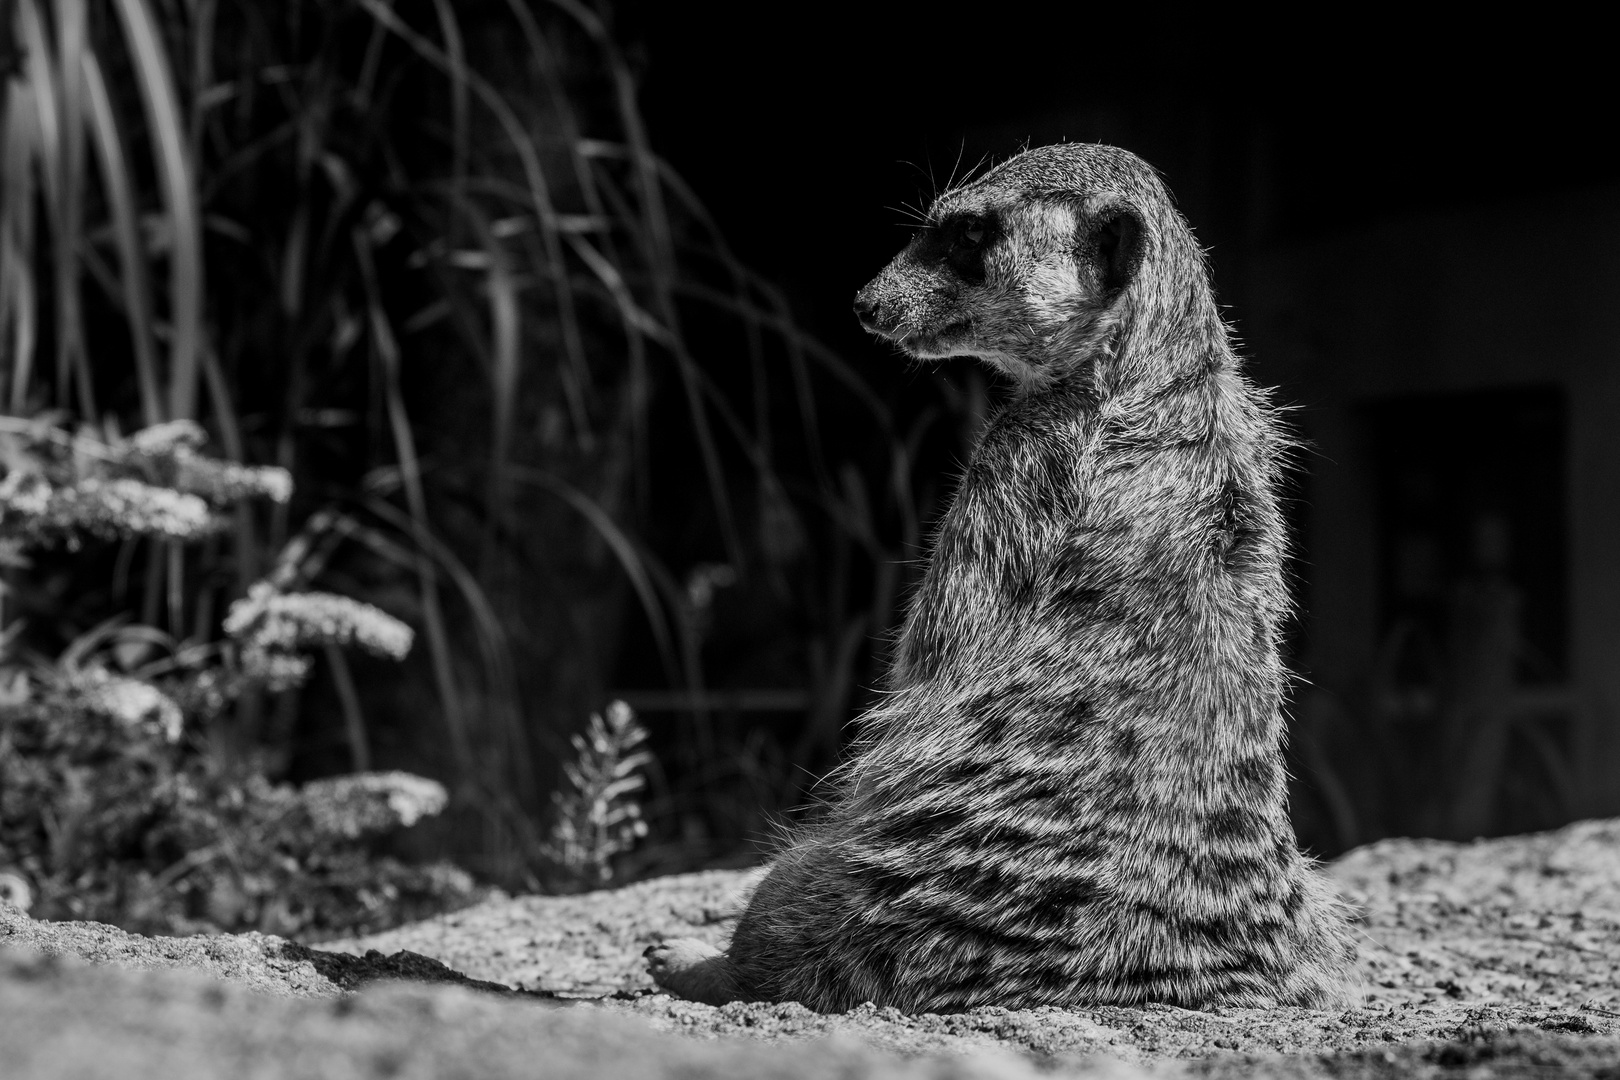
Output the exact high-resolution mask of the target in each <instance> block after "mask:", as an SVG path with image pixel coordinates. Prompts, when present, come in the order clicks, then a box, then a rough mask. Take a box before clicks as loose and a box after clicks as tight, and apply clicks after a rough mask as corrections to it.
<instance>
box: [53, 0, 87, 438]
mask: <svg viewBox="0 0 1620 1080" xmlns="http://www.w3.org/2000/svg"><path fill="white" fill-rule="evenodd" d="M53 6H54V8H55V10H56V43H57V62H56V81H57V93H58V95H59V96H58V99H57V103H58V107H59V108H60V109H61V110H62V113H61V117H60V121H59V123H60V138H61V141H60V145H59V149H60V152H61V162H60V165H59V169H60V172H59V174H58V181H57V183H58V186H57V187H56V189H55V190H54V191H52V192H51V193H50V196H51V198H52V199H54V200H55V201H56V204H57V209H56V214H55V219H56V235H55V249H56V255H55V257H54V259H53V260H52V262H53V269H54V270H55V272H56V273H55V276H56V288H55V293H56V370H57V373H58V376H59V377H60V376H62V375H65V374H66V373H67V372H69V371H71V372H72V373H73V375H74V380H75V382H76V383H77V385H78V390H79V409H80V411H81V414H82V415H83V416H84V417H86V418H89V417H92V416H95V415H96V403H95V384H94V382H93V380H92V379H91V375H90V358H89V357H88V356H87V355H86V353H85V344H84V315H83V312H82V310H81V307H80V303H79V252H80V251H81V250H82V249H83V248H84V246H85V243H84V127H85V125H84V96H85V95H84V90H85V85H84V79H83V77H82V68H83V57H84V55H85V51H86V50H85V34H86V30H87V27H86V25H85V20H86V15H87V12H86V11H85V6H84V0H55V3H54V5H53ZM59 400H61V401H65V400H66V396H65V395H64V396H63V397H62V398H61V399H59Z"/></svg>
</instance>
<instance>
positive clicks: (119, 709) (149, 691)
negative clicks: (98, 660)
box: [77, 671, 185, 742]
mask: <svg viewBox="0 0 1620 1080" xmlns="http://www.w3.org/2000/svg"><path fill="white" fill-rule="evenodd" d="M77 682H78V690H79V692H80V693H81V694H82V695H83V697H84V702H85V704H86V705H88V706H89V707H90V708H92V709H94V710H96V711H97V712H100V713H102V714H103V715H106V716H108V717H111V718H112V719H113V720H115V721H117V722H118V723H120V724H123V725H124V726H125V727H137V726H139V725H143V724H150V725H151V726H153V727H155V728H156V729H157V730H158V731H159V733H161V734H162V736H163V738H164V739H165V740H166V741H168V742H176V741H178V740H179V738H180V732H181V729H182V728H183V726H184V723H185V720H184V717H183V716H182V714H181V712H180V706H178V705H176V704H175V703H174V702H173V701H172V700H171V699H170V698H169V696H168V695H167V694H165V693H163V691H161V690H159V689H158V688H157V687H155V686H153V685H151V684H150V683H144V682H141V681H140V680H139V679H127V678H124V677H122V676H118V675H109V674H108V673H106V672H105V671H91V672H86V673H85V674H84V675H83V676H81V677H80V678H79V679H78V680H77Z"/></svg>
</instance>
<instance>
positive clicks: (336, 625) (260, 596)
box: [225, 581, 415, 660]
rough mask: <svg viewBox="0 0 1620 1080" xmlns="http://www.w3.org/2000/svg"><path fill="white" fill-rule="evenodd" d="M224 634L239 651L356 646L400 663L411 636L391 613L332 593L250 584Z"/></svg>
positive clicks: (228, 619) (411, 638) (406, 628)
mask: <svg viewBox="0 0 1620 1080" xmlns="http://www.w3.org/2000/svg"><path fill="white" fill-rule="evenodd" d="M225 632H226V633H227V634H229V635H230V636H231V637H233V638H235V639H237V640H238V641H240V642H241V643H242V644H243V647H244V648H249V649H263V650H267V651H280V652H291V651H293V650H295V649H301V648H310V647H313V646H316V645H351V644H352V645H358V646H360V647H361V648H363V649H366V650H368V651H370V652H374V653H377V654H378V655H380V656H386V657H389V658H390V659H393V660H403V659H404V658H405V654H406V653H408V652H410V651H411V642H412V640H413V639H414V637H415V635H414V633H413V632H412V631H411V628H410V627H409V626H406V625H405V624H404V623H402V622H400V621H399V620H398V619H396V618H394V617H393V616H392V615H389V614H388V613H386V612H384V611H382V610H381V609H379V608H375V607H373V606H372V605H370V604H366V603H362V602H360V601H359V600H351V599H350V598H349V597H347V596H338V595H336V594H334V593H322V592H305V593H283V592H278V591H277V590H276V588H275V587H274V586H272V585H270V584H269V583H268V582H263V581H260V582H256V583H254V584H253V585H252V586H251V587H249V589H248V595H247V596H246V598H244V599H242V600H238V601H236V602H235V603H233V604H232V605H231V610H230V613H229V614H228V615H227V616H226V617H225Z"/></svg>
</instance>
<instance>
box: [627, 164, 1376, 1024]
mask: <svg viewBox="0 0 1620 1080" xmlns="http://www.w3.org/2000/svg"><path fill="white" fill-rule="evenodd" d="M857 310H858V311H859V312H860V313H861V315H862V319H863V321H864V322H866V323H867V325H868V327H869V328H871V329H872V330H874V332H876V333H879V334H880V335H882V336H884V337H886V338H888V339H890V340H892V341H895V342H897V343H898V344H899V345H900V347H901V348H902V349H903V350H905V351H906V352H908V353H909V354H911V355H913V356H916V357H919V358H929V357H939V356H950V355H961V354H973V355H978V356H981V357H983V358H984V359H985V360H986V361H987V362H989V363H990V364H992V365H994V366H995V367H997V368H999V369H1000V370H1002V371H1003V372H1005V373H1006V374H1007V375H1008V376H1009V377H1010V378H1011V379H1012V381H1013V384H1014V390H1013V393H1012V396H1011V397H1010V399H1009V400H1008V401H1007V402H1006V403H1005V405H1004V406H1003V407H1002V408H1001V409H1000V411H999V412H998V413H997V414H996V415H995V416H994V417H993V418H992V419H991V420H990V422H989V424H988V426H987V428H986V430H985V432H984V434H983V436H982V438H981V441H980V444H979V446H978V448H977V450H976V452H975V454H974V456H973V459H972V461H971V463H970V464H969V466H968V468H967V471H966V474H965V475H964V476H963V478H962V481H961V486H960V488H959V490H958V492H957V495H956V498H955V500H954V502H953V503H952V505H951V507H950V508H949V510H948V511H947V512H946V514H945V516H944V519H943V521H942V522H941V524H940V527H939V530H938V533H937V535H936V537H935V539H934V548H933V556H932V560H931V562H930V564H929V566H928V569H927V571H926V573H925V575H924V578H923V580H922V582H921V585H920V586H919V588H918V589H917V592H916V594H915V595H914V596H913V597H912V599H911V603H910V607H909V610H908V614H907V617H906V620H905V624H904V627H903V630H902V632H901V636H900V640H899V643H898V651H897V656H896V661H895V664H894V669H893V671H892V673H891V676H890V685H889V687H888V693H887V694H886V695H885V696H884V698H883V700H882V702H881V703H880V704H879V705H878V706H877V707H875V708H874V709H872V710H871V711H870V712H868V713H867V714H866V715H865V716H864V717H863V718H862V719H861V724H860V730H861V736H860V739H859V741H858V744H857V746H856V747H855V748H854V751H853V753H852V755H851V757H850V759H849V761H848V763H847V764H846V765H845V766H844V767H843V768H842V769H841V771H840V774H839V775H838V776H837V777H836V778H835V781H834V782H835V790H836V791H837V792H838V795H837V797H836V798H835V799H834V801H833V804H832V806H831V808H830V810H829V812H828V814H827V816H826V818H825V820H823V821H821V822H820V823H819V824H817V825H815V826H813V827H811V828H809V829H808V830H807V831H805V832H804V833H803V834H802V835H800V836H798V837H797V838H796V839H795V840H794V841H793V842H792V843H791V844H790V845H789V846H788V847H787V849H786V850H785V851H783V852H782V854H781V855H780V857H779V859H778V860H777V862H776V864H775V866H774V868H773V869H772V871H771V873H770V874H769V876H768V877H767V878H766V879H765V880H764V882H763V883H762V884H761V885H760V886H759V888H758V890H757V891H756V893H755V894H754V896H753V898H752V901H751V903H750V905H749V907H748V909H747V911H746V913H745V914H744V915H743V916H742V919H741V920H740V922H739V924H738V927H737V930H736V933H735V934H734V936H733V939H732V942H731V944H730V946H729V948H728V949H727V950H726V951H725V952H724V953H715V952H713V951H712V950H707V949H705V948H704V947H702V946H698V945H696V944H695V943H692V942H676V943H669V944H666V945H664V946H660V947H655V948H654V949H652V950H649V964H650V967H651V969H652V971H653V974H654V976H655V978H657V979H658V980H659V981H660V983H661V984H662V985H664V986H665V987H667V988H669V989H671V990H673V991H675V992H677V993H683V994H685V995H686V996H690V997H695V998H698V999H701V1000H710V1001H724V1000H733V999H738V998H741V999H745V1000H750V999H752V1000H781V1001H786V1000H796V1001H800V1002H803V1003H804V1004H806V1005H808V1006H810V1007H812V1008H815V1009H820V1010H824V1011H839V1010H844V1009H848V1008H850V1007H852V1006H854V1005H856V1004H859V1003H861V1002H865V1001H871V1002H875V1003H877V1004H879V1005H892V1006H897V1007H899V1008H901V1009H905V1010H909V1011H914V1012H921V1011H947V1010H959V1009H966V1008H971V1007H973V1006H977V1005H1002V1006H1008V1007H1030V1006H1037V1005H1060V1006H1061V1005H1081V1004H1092V1003H1120V1004H1125V1003H1135V1002H1147V1001H1161V1002H1169V1003H1174V1004H1178V1005H1185V1006H1208V1005H1215V1004H1230V1005H1256V1004H1262V1003H1266V1002H1281V1003H1287V1004H1296V1005H1306V1006H1318V1007H1320V1006H1326V1005H1331V1004H1334V1003H1336V1002H1338V1001H1340V1000H1341V999H1342V997H1343V994H1344V976H1345V972H1346V969H1347V965H1348V959H1349V953H1350V950H1349V945H1348V941H1349V935H1348V930H1347V928H1346V922H1345V918H1344V913H1343V910H1342V907H1341V905H1340V903H1339V902H1338V900H1337V899H1336V898H1335V897H1334V896H1333V894H1332V892H1331V890H1330V889H1329V887H1328V886H1327V885H1326V884H1325V883H1324V882H1323V881H1322V880H1321V879H1320V878H1319V877H1318V876H1317V875H1316V873H1315V872H1314V870H1313V869H1312V868H1311V866H1310V864H1309V862H1308V860H1307V859H1305V858H1304V857H1303V856H1302V855H1301V854H1300V852H1299V851H1298V849H1297V847H1296V846H1295V842H1294V836H1293V830H1292V827H1291V825H1290V822H1289V818H1288V807H1287V793H1286V777H1285V774H1284V769H1283V758H1282V740H1283V736H1284V731H1283V722H1282V715H1281V708H1282V702H1283V695H1284V689H1285V684H1286V681H1287V676H1286V673H1285V671H1284V669H1283V666H1282V664H1281V661H1280V659H1279V655H1278V637H1279V632H1280V626H1281V624H1282V621H1283V619H1284V617H1285V616H1286V614H1287V609H1288V598H1287V593H1286V590H1285V587H1284V581H1283V564H1284V559H1285V555H1286V537H1285V530H1284V523H1283V518H1282V514H1281V512H1280V510H1279V505H1278V502H1279V500H1278V484H1279V473H1280V470H1281V468H1282V463H1283V461H1284V459H1285V458H1286V456H1287V452H1288V442H1287V439H1286V437H1285V435H1284V434H1283V433H1282V430H1281V427H1280V425H1279V422H1278V419H1277V416H1276V413H1275V410H1274V409H1273V408H1272V406H1271V405H1270V404H1269V402H1268V399H1267V396H1266V394H1265V393H1264V392H1262V391H1260V390H1258V389H1256V388H1255V387H1254V386H1253V385H1252V384H1251V383H1249V382H1248V381H1247V380H1246V379H1245V378H1244V376H1243V374H1242V372H1241V364H1240V362H1239V360H1238V359H1237V357H1236V355H1235V354H1234V352H1233V348H1232V344H1231V336H1230V332H1229V330H1228V328H1227V326H1226V324H1225V323H1224V321H1223V320H1222V319H1221V316H1220V313H1219V311H1218V309H1217V307H1216V304H1215V299H1214V296H1213V294H1212V292H1211V288H1210V285H1209V279H1208V273H1207V270H1206V267H1205V262H1204V256H1203V252H1202V250H1201V249H1200V248H1199V247H1198V245H1197V243H1196V242H1195V241H1194V239H1193V236H1192V233H1191V231H1190V230H1189V229H1188V227H1187V224H1186V222H1185V221H1184V220H1183V219H1182V218H1181V216H1180V214H1178V213H1177V212H1176V210H1175V209H1174V208H1173V206H1172V204H1171V199H1170V195H1169V193H1168V192H1167V191H1166V190H1165V188H1164V187H1163V185H1162V184H1161V182H1160V181H1159V179H1158V177H1157V176H1156V175H1155V174H1154V172H1153V171H1152V169H1151V168H1149V167H1148V166H1147V165H1145V164H1144V163H1143V162H1141V161H1140V160H1139V159H1137V158H1136V157H1134V156H1133V155H1131V154H1128V153H1126V152H1124V151H1121V150H1116V149H1113V148H1111V147H1104V146H1091V145H1067V144H1066V145H1060V146H1049V147H1044V148H1040V149H1036V150H1031V151H1028V152H1026V153H1024V154H1021V155H1019V156H1018V157H1015V158H1013V159H1011V160H1010V161H1008V162H1006V163H1004V164H1003V165H1001V166H1000V167H998V168H996V169H994V170H992V171H991V172H989V173H988V174H986V175H985V176H983V177H982V178H980V179H978V180H975V181H972V182H970V183H967V184H965V185H964V186H962V187H959V188H957V189H955V190H952V191H950V192H948V193H946V194H945V195H943V196H941V197H940V198H939V199H938V201H937V202H936V203H935V205H934V206H933V207H932V208H931V210H930V212H929V217H928V221H927V223H926V224H925V225H924V227H923V228H922V229H921V230H920V231H919V234H918V236H917V238H916V239H915V240H914V241H913V242H912V244H911V245H910V246H909V247H907V249H906V250H905V251H903V252H902V253H901V254H900V255H899V256H898V257H897V258H896V259H895V260H894V261H893V262H892V263H891V264H890V265H889V266H888V267H887V268H885V269H884V270H883V272H882V273H881V274H880V275H879V276H878V277H877V278H876V279H875V280H874V281H873V282H872V283H871V284H869V285H868V286H867V287H866V288H865V289H863V290H862V292H861V295H860V297H859V298H858V300H857Z"/></svg>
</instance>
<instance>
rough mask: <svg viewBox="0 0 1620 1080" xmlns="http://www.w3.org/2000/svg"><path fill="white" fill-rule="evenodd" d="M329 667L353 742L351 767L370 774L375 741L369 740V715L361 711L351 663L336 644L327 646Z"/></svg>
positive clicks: (350, 741) (327, 664)
mask: <svg viewBox="0 0 1620 1080" xmlns="http://www.w3.org/2000/svg"><path fill="white" fill-rule="evenodd" d="M326 667H327V670H328V671H330V672H331V673H332V686H333V687H334V688H335V689H336V690H337V695H338V705H339V706H340V707H341V708H342V709H343V733H344V735H345V736H346V737H347V739H348V741H349V768H350V769H351V770H353V771H354V772H370V771H371V741H370V740H369V739H368V738H367V737H366V716H365V713H364V712H363V711H362V710H361V708H360V694H359V692H358V691H357V690H355V688H354V676H353V675H351V674H350V673H349V661H348V659H347V658H346V657H344V655H343V650H342V649H340V648H338V647H337V646H336V645H328V646H326Z"/></svg>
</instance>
